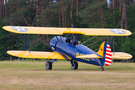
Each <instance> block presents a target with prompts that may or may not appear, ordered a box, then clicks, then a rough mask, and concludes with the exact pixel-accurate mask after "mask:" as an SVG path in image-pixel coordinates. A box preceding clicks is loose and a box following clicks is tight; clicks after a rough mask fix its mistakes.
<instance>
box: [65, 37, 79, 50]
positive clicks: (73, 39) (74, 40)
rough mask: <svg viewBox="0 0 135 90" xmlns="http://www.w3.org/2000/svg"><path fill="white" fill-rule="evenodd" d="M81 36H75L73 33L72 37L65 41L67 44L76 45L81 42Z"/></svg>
mask: <svg viewBox="0 0 135 90" xmlns="http://www.w3.org/2000/svg"><path fill="white" fill-rule="evenodd" d="M79 37H80V35H79V36H77V37H76V38H75V37H73V35H72V36H71V37H70V38H67V39H66V41H65V42H66V43H67V44H71V45H73V46H74V47H76V46H77V45H79V44H81V42H80V41H78V38H79Z"/></svg>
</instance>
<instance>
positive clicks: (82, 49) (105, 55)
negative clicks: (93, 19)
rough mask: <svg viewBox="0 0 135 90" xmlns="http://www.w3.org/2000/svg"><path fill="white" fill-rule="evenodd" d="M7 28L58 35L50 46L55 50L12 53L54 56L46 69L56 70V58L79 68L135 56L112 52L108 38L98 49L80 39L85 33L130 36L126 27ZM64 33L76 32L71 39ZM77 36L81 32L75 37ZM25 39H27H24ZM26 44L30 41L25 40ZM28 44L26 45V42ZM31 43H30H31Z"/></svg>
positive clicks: (27, 55)
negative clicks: (67, 61)
mask: <svg viewBox="0 0 135 90" xmlns="http://www.w3.org/2000/svg"><path fill="white" fill-rule="evenodd" d="M3 29H5V30H7V31H9V32H13V33H18V34H22V35H26V36H27V34H48V35H56V36H55V37H54V38H52V40H51V41H50V47H51V49H52V50H53V52H41V51H30V49H29V51H27V50H26V49H25V50H23V51H16V50H10V51H7V53H8V54H10V55H12V56H16V57H21V58H38V59H52V61H51V62H50V61H47V62H46V63H45V67H46V70H51V69H52V64H53V62H54V61H55V60H56V59H65V60H70V61H71V69H77V68H78V63H77V61H79V62H84V63H88V64H93V65H98V66H101V70H102V71H104V68H103V66H110V65H111V63H112V60H114V59H130V58H132V55H130V54H128V53H124V52H114V51H113V52H112V50H111V47H110V45H109V44H108V43H107V42H106V41H104V42H103V43H102V44H101V45H100V48H99V50H98V52H95V51H93V50H91V49H90V48H88V47H86V46H84V45H82V44H80V42H79V41H78V38H79V37H80V36H81V35H91V36H94V35H96V36H129V35H131V34H132V33H131V32H130V31H128V30H124V29H104V28H102V29H101V28H100V29H99V28H55V27H54V28H53V27H26V26H4V27H3ZM63 34H72V36H71V37H70V38H66V37H62V36H61V35H63ZM74 35H77V37H76V38H74ZM23 42H24V40H23ZM24 44H26V43H24ZM24 46H25V47H26V45H24ZM28 46H29V45H28Z"/></svg>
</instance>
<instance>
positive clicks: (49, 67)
mask: <svg viewBox="0 0 135 90" xmlns="http://www.w3.org/2000/svg"><path fill="white" fill-rule="evenodd" d="M45 68H46V70H52V63H51V62H50V61H47V62H46V64H45Z"/></svg>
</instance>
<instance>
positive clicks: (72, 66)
mask: <svg viewBox="0 0 135 90" xmlns="http://www.w3.org/2000/svg"><path fill="white" fill-rule="evenodd" d="M71 69H72V70H76V69H78V63H77V62H76V61H73V62H72V61H71Z"/></svg>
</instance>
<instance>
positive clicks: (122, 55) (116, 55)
mask: <svg viewBox="0 0 135 90" xmlns="http://www.w3.org/2000/svg"><path fill="white" fill-rule="evenodd" d="M76 58H100V57H98V56H97V55H96V54H89V55H83V56H77V57H76ZM112 58H113V59H130V58H132V55H130V54H128V53H124V52H114V54H113V53H112Z"/></svg>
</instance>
